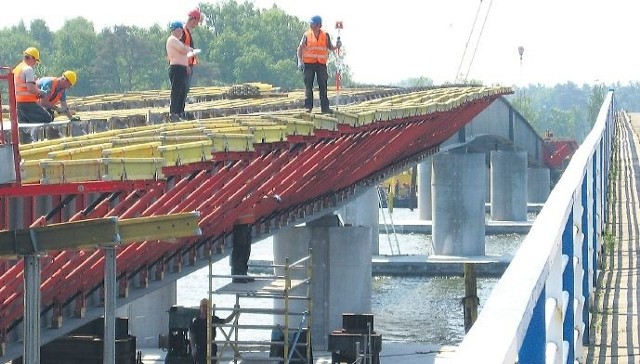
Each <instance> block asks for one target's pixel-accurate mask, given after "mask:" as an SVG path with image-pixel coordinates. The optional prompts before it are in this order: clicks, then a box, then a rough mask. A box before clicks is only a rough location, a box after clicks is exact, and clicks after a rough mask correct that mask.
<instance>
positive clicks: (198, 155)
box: [158, 140, 213, 166]
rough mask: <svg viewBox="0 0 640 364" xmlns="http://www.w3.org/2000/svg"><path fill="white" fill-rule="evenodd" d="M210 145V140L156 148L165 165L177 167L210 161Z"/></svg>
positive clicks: (211, 142)
mask: <svg viewBox="0 0 640 364" xmlns="http://www.w3.org/2000/svg"><path fill="white" fill-rule="evenodd" d="M212 145H213V141H211V140H202V141H196V142H189V143H180V144H173V145H163V146H159V147H158V153H159V154H160V156H161V157H162V158H163V159H164V160H165V161H166V165H168V166H179V165H183V164H187V163H195V162H202V161H207V160H210V159H211V147H212Z"/></svg>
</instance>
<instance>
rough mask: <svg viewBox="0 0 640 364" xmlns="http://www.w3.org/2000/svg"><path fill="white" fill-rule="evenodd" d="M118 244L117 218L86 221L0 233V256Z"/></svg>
mask: <svg viewBox="0 0 640 364" xmlns="http://www.w3.org/2000/svg"><path fill="white" fill-rule="evenodd" d="M118 241H120V237H119V236H118V219H117V218H116V217H107V218H100V219H89V220H82V221H75V222H66V223H61V224H51V225H47V226H42V227H34V228H31V229H18V230H9V231H7V230H5V231H0V256H2V257H7V256H17V255H18V256H19V255H27V254H34V253H37V252H43V251H49V250H64V249H79V248H85V247H90V246H97V245H100V244H108V243H116V242H118Z"/></svg>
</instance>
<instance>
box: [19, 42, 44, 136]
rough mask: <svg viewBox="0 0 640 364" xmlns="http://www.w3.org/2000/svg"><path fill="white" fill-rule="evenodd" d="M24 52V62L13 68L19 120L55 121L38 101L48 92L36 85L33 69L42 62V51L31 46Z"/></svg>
mask: <svg viewBox="0 0 640 364" xmlns="http://www.w3.org/2000/svg"><path fill="white" fill-rule="evenodd" d="M22 54H23V56H24V57H23V60H22V62H20V63H19V64H18V65H17V66H16V67H15V68H14V69H13V81H14V83H15V89H16V90H15V91H16V105H17V109H18V122H20V123H50V122H51V121H53V119H52V118H51V115H50V114H49V113H48V112H47V110H45V109H44V108H43V107H42V106H40V104H39V103H38V100H39V99H41V98H45V97H47V96H48V94H47V92H46V91H43V90H40V89H39V88H38V86H37V85H36V74H35V71H34V69H33V67H35V65H36V63H38V62H40V52H39V51H38V49H36V48H35V47H29V48H27V49H25V50H24V52H23V53H22Z"/></svg>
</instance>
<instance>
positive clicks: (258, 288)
mask: <svg viewBox="0 0 640 364" xmlns="http://www.w3.org/2000/svg"><path fill="white" fill-rule="evenodd" d="M268 268H269V269H270V270H272V274H271V275H257V276H250V277H249V278H250V279H249V281H250V282H247V283H230V284H227V285H224V286H222V287H220V288H218V289H216V290H214V289H213V283H212V281H213V279H217V278H237V276H230V275H214V274H213V268H212V264H209V277H210V279H209V302H213V298H214V295H234V296H235V304H234V306H233V307H216V306H215V305H214V306H213V307H214V309H215V310H217V311H218V312H225V311H226V312H233V313H235V315H234V317H233V319H232V321H231V322H229V323H225V324H213V323H212V324H211V326H212V327H213V328H214V330H217V332H218V333H221V334H222V335H221V337H217V338H216V340H209V341H211V342H212V343H215V344H216V345H217V347H218V351H217V355H216V356H213V359H216V360H217V362H218V363H220V362H233V363H238V362H239V361H241V362H243V363H244V362H250V361H264V360H265V357H266V356H267V355H268V358H267V359H268V360H269V361H271V362H284V363H285V364H287V363H312V362H313V357H312V351H311V309H312V302H311V278H312V273H313V269H312V264H311V250H309V252H308V255H307V256H304V257H302V258H300V259H298V260H297V261H295V262H293V263H290V258H289V257H287V258H285V261H284V264H271V265H269V266H268ZM243 277H244V278H247V276H243ZM256 298H267V299H269V298H270V299H273V307H272V308H266V307H265V308H259V307H243V301H248V300H252V299H256ZM278 302H279V303H280V306H281V307H278V308H277V306H278V304H277V303H278ZM243 314H251V315H268V316H271V317H272V318H273V320H272V321H273V322H274V323H273V324H270V325H268V324H247V323H241V317H242V315H243ZM278 317H279V318H281V320H276V319H277V318H278ZM277 321H280V322H282V324H281V323H275V322H277ZM243 330H254V331H259V330H265V331H267V330H270V331H271V335H270V336H271V338H270V339H269V340H242V331H243ZM209 339H211V338H209Z"/></svg>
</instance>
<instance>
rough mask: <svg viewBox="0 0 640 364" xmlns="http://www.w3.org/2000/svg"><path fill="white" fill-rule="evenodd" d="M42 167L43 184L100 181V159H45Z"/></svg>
mask: <svg viewBox="0 0 640 364" xmlns="http://www.w3.org/2000/svg"><path fill="white" fill-rule="evenodd" d="M40 166H41V167H42V179H41V180H40V183H42V184H54V183H65V182H81V181H100V179H101V174H102V173H101V172H102V168H101V163H100V159H80V160H44V161H41V162H40Z"/></svg>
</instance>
